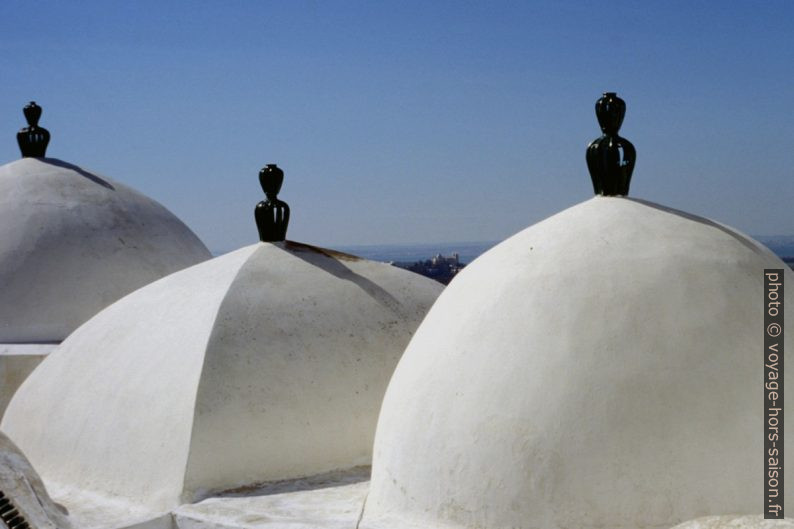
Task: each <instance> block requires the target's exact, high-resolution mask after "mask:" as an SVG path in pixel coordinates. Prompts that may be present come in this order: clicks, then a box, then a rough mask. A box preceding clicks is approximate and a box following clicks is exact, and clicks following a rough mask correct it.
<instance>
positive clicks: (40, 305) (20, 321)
mask: <svg viewBox="0 0 794 529" xmlns="http://www.w3.org/2000/svg"><path fill="white" fill-rule="evenodd" d="M208 258H210V253H209V251H208V250H207V248H206V247H205V246H204V245H203V244H202V243H201V241H200V240H199V239H198V238H197V237H196V236H195V235H194V234H193V232H191V231H190V229H189V228H188V227H187V226H185V225H184V224H183V223H182V222H181V221H180V220H179V219H178V218H176V217H175V216H174V215H173V214H172V213H170V212H169V211H168V210H167V209H165V208H164V207H163V206H161V205H160V204H158V203H157V202H155V201H154V200H152V199H150V198H147V197H145V196H144V195H141V194H140V193H138V192H137V191H134V190H133V189H130V188H129V187H127V186H125V185H123V184H120V183H118V182H114V181H113V180H110V179H109V178H106V177H104V176H99V175H97V174H95V173H93V172H90V171H87V170H85V169H82V168H80V167H78V166H76V165H72V164H69V163H66V162H63V161H61V160H57V159H55V158H23V159H21V160H17V161H15V162H12V163H9V164H6V165H3V166H1V167H0V343H57V342H60V341H62V340H63V339H64V338H66V336H68V335H69V333H71V332H72V331H73V330H74V329H76V328H77V327H78V326H79V325H80V324H82V323H83V322H85V321H86V320H88V319H89V318H90V317H91V316H93V315H94V314H96V313H97V312H99V310H101V309H102V308H104V307H106V306H107V305H109V304H110V303H112V302H114V301H116V300H117V299H119V298H120V297H122V296H124V295H125V294H128V293H129V292H132V291H133V290H135V289H137V288H140V287H142V286H143V285H145V284H147V283H150V282H152V281H154V280H156V279H159V278H161V277H163V276H165V275H167V274H170V273H172V272H175V271H177V270H180V269H182V268H185V267H187V266H190V265H193V264H196V263H198V262H200V261H203V260H206V259H208Z"/></svg>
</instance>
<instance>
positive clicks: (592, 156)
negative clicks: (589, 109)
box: [587, 92, 637, 196]
mask: <svg viewBox="0 0 794 529" xmlns="http://www.w3.org/2000/svg"><path fill="white" fill-rule="evenodd" d="M595 109H596V116H597V117H598V124H599V125H600V126H601V131H602V132H603V133H604V134H603V135H602V136H601V137H600V138H597V139H595V140H593V141H592V143H590V145H589V146H588V147H587V168H588V170H589V171H590V177H591V178H592V180H593V189H594V190H595V193H596V195H606V196H612V195H622V196H626V195H628V194H629V184H630V183H631V173H632V172H633V171H634V162H635V161H636V158H637V153H636V151H635V150H634V145H632V144H631V142H630V141H629V140H627V139H625V138H621V137H620V136H618V131H619V130H620V126H621V124H622V123H623V117H624V116H625V115H626V102H625V101H623V100H622V99H621V98H619V97H618V95H617V94H616V93H615V92H605V93H604V95H603V96H602V97H601V98H600V99H599V100H598V101H596V105H595Z"/></svg>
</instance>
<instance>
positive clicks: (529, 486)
mask: <svg viewBox="0 0 794 529" xmlns="http://www.w3.org/2000/svg"><path fill="white" fill-rule="evenodd" d="M770 268H775V269H784V270H785V272H784V279H785V281H786V282H789V283H790V284H794V274H792V273H791V271H790V270H789V269H788V267H787V266H786V265H785V264H784V263H783V262H782V261H781V260H780V259H778V258H777V257H776V256H775V255H774V254H772V253H771V252H770V251H769V250H768V249H766V248H765V247H763V246H762V245H760V244H759V243H756V242H755V241H753V240H752V239H750V238H748V237H746V236H744V235H742V234H741V233H739V232H737V231H735V230H733V229H731V228H728V227H726V226H724V225H721V224H719V223H716V222H713V221H710V220H708V219H704V218H700V217H697V216H694V215H690V214H687V213H683V212H680V211H676V210H673V209H669V208H666V207H663V206H660V205H657V204H654V203H651V202H646V201H642V200H635V199H629V198H618V197H595V198H593V199H591V200H588V201H586V202H583V203H581V204H578V205H576V206H574V207H572V208H570V209H567V210H565V211H563V212H561V213H559V214H557V215H554V216H552V217H550V218H548V219H546V220H544V221H542V222H540V223H538V224H536V225H534V226H531V227H529V228H527V229H525V230H524V231H522V232H520V233H518V234H517V235H515V236H513V237H511V238H510V239H508V240H506V241H504V242H503V243H501V244H499V245H498V246H496V247H494V248H493V249H491V250H490V251H488V252H487V253H485V254H484V255H482V256H480V257H479V258H478V259H476V260H475V261H474V262H473V263H471V264H470V265H469V266H468V267H467V268H466V269H465V270H464V271H463V272H462V273H461V274H459V275H458V276H457V277H456V279H455V280H454V281H453V282H452V283H451V284H450V286H449V287H447V289H446V290H445V291H444V292H443V293H442V295H441V296H440V297H439V299H438V301H437V302H436V303H435V305H434V306H433V308H432V309H431V311H430V312H429V313H428V315H427V317H426V318H425V320H424V322H423V323H422V325H421V326H420V327H419V329H418V330H417V332H416V335H415V336H414V338H413V340H412V341H411V343H410V345H409V346H408V348H407V349H406V351H405V353H404V355H403V357H402V359H401V360H400V363H399V365H398V367H397V368H396V371H395V373H394V376H393V378H392V380H391V382H390V384H389V387H388V390H387V392H386V396H385V398H384V403H383V407H382V410H381V414H380V418H379V422H378V427H377V434H376V440H375V447H374V454H373V472H372V484H371V489H370V493H369V496H368V498H367V503H366V509H365V513H364V517H363V521H362V524H361V527H362V528H376V527H377V528H381V527H390V528H391V527H413V526H416V527H441V526H443V527H447V526H449V527H461V528H462V527H466V528H474V527H477V528H501V527H515V528H535V527H547V528H562V527H585V526H587V527H593V528H599V527H604V528H606V527H618V526H626V524H629V525H631V526H632V527H637V528H642V527H650V526H656V527H658V526H662V525H673V524H674V523H678V522H680V521H683V520H687V519H692V518H695V517H697V516H702V515H704V514H720V513H725V512H748V513H751V512H756V511H757V509H758V500H757V497H758V494H760V492H759V491H762V490H763V485H762V481H761V478H762V476H761V473H759V471H758V469H759V457H760V455H761V453H762V451H763V448H764V447H763V439H762V431H763V430H762V428H763V419H762V407H761V402H760V399H761V396H760V395H761V391H762V386H761V384H762V380H763V372H764V371H763V370H764V365H763V362H762V350H763V339H762V334H763V313H764V306H763V304H762V294H763V286H764V269H770ZM786 300H787V302H788V303H791V302H792V301H793V300H792V297H791V289H787V292H786ZM789 314H790V312H789ZM790 319H791V318H790V317H789V318H788V319H787V321H788V320H790ZM785 346H786V349H788V350H791V349H792V347H793V346H794V344H792V343H791V339H790V338H787V339H786V342H785ZM790 400H791V398H790V395H788V394H787V395H786V402H785V404H786V405H787V406H791V405H794V402H789V401H790ZM786 481H787V483H786V486H787V487H788V486H789V485H790V484H789V483H788V479H787V480H786ZM412 524H413V525H412Z"/></svg>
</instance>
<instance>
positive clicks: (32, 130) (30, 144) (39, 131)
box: [17, 101, 50, 158]
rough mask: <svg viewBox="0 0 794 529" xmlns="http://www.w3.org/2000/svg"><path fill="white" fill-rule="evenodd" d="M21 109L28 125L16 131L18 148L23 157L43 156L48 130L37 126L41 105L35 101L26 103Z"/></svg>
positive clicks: (47, 139) (45, 149)
mask: <svg viewBox="0 0 794 529" xmlns="http://www.w3.org/2000/svg"><path fill="white" fill-rule="evenodd" d="M22 111H23V112H24V113H25V119H26V120H28V126H27V127H25V128H23V129H21V130H20V131H19V132H17V143H19V150H20V151H22V157H23V158H44V156H45V153H46V152H47V144H49V143H50V132H49V131H48V130H47V129H45V128H43V127H39V118H41V107H40V106H39V105H37V104H36V102H35V101H31V102H30V103H28V104H27V105H26V106H25V108H24V109H22Z"/></svg>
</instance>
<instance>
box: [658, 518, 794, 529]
mask: <svg viewBox="0 0 794 529" xmlns="http://www.w3.org/2000/svg"><path fill="white" fill-rule="evenodd" d="M674 529H794V519H792V518H784V519H782V520H765V519H764V516H763V515H762V514H755V515H730V516H725V515H723V516H704V517H702V518H697V519H695V520H690V521H688V522H684V523H682V524H679V525H676V526H675V527H674Z"/></svg>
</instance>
